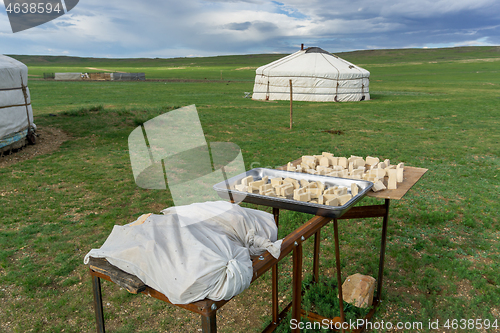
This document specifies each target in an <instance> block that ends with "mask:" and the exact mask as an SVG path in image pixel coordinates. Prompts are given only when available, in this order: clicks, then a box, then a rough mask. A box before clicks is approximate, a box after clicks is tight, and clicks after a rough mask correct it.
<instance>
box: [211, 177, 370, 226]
mask: <svg viewBox="0 0 500 333" xmlns="http://www.w3.org/2000/svg"><path fill="white" fill-rule="evenodd" d="M248 176H253V178H254V180H261V179H262V177H264V176H268V177H269V179H271V178H277V177H281V178H287V177H289V178H294V179H297V180H301V179H305V180H307V181H320V182H322V183H324V184H325V188H329V187H331V186H334V185H337V186H345V187H347V190H348V193H350V192H351V184H353V183H355V184H356V185H358V187H359V189H360V190H359V192H358V194H357V195H356V196H354V197H353V198H352V199H351V200H349V201H348V202H347V203H345V204H344V205H343V206H338V207H335V206H326V205H320V204H315V203H310V202H304V201H297V200H292V199H283V198H275V197H269V196H267V195H260V194H255V193H247V192H240V191H237V190H235V189H234V185H236V184H240V183H241V180H242V179H243V178H245V177H248ZM372 186H373V183H372V182H369V181H366V180H359V179H347V178H337V177H330V176H319V175H311V174H307V173H299V172H291V171H283V170H275V169H266V168H255V169H252V170H250V171H247V172H245V173H242V174H239V175H237V176H234V177H232V178H229V179H228V180H227V182H226V181H223V182H220V183H218V184H215V185H214V190H216V191H217V193H218V194H219V196H220V197H221V198H223V199H227V200H229V199H230V195H231V196H232V197H233V198H234V199H235V200H236V201H240V202H241V201H243V202H248V203H253V204H257V205H264V206H270V207H276V208H280V209H287V210H293V211H297V212H303V213H309V214H314V215H320V216H326V217H332V218H339V217H340V216H342V214H344V213H345V212H347V211H348V210H349V209H350V208H351V207H352V206H353V205H354V204H355V203H356V202H358V201H359V200H361V199H362V198H363V197H364V196H365V195H366V193H367V192H368V191H369V190H370V189H371V188H372Z"/></svg>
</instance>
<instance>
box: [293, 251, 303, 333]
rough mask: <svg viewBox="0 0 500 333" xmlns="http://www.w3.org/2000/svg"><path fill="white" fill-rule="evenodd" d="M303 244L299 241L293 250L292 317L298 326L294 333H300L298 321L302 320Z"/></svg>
mask: <svg viewBox="0 0 500 333" xmlns="http://www.w3.org/2000/svg"><path fill="white" fill-rule="evenodd" d="M301 303H302V244H301V243H298V244H297V245H296V246H295V248H294V250H293V272H292V319H295V320H296V323H297V327H296V328H295V329H293V330H292V332H293V333H300V329H299V328H298V323H300V320H301V307H302V304H301Z"/></svg>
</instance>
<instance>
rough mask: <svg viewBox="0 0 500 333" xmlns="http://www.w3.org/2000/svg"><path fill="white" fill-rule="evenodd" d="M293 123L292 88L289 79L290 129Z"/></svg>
mask: <svg viewBox="0 0 500 333" xmlns="http://www.w3.org/2000/svg"><path fill="white" fill-rule="evenodd" d="M292 123H293V90H292V80H291V79H290V130H291V129H292Z"/></svg>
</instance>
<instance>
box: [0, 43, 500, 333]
mask: <svg viewBox="0 0 500 333" xmlns="http://www.w3.org/2000/svg"><path fill="white" fill-rule="evenodd" d="M339 56H341V57H342V58H344V59H346V60H348V61H351V62H353V63H355V64H358V65H360V66H362V67H364V68H366V69H367V70H369V71H370V72H371V80H370V94H371V98H372V100H370V101H364V102H356V103H309V102H295V103H294V127H293V130H291V131H290V130H289V128H288V127H289V118H288V117H289V102H287V101H280V102H261V101H253V100H251V99H249V98H244V96H245V92H251V91H252V89H253V78H254V73H255V68H256V67H258V66H260V65H263V64H266V63H268V62H270V61H272V60H275V59H278V58H280V57H281V55H247V56H224V57H212V58H182V59H88V58H85V59H79V58H68V57H34V56H15V57H16V58H18V59H19V60H21V61H23V62H25V63H26V64H27V65H28V67H29V70H30V75H32V76H30V78H34V79H31V81H30V82H29V87H30V91H31V98H32V101H33V109H34V113H35V123H36V124H37V125H38V126H39V127H41V128H44V127H55V128H59V129H62V130H64V131H65V132H66V133H68V134H69V135H71V139H70V140H68V141H66V142H65V143H64V144H63V145H62V146H61V147H60V148H59V149H58V150H57V151H55V152H53V153H51V154H46V155H40V156H37V157H35V158H33V159H30V160H26V161H23V162H19V163H17V164H14V165H10V166H6V167H1V168H0V207H1V209H0V221H1V222H0V244H1V245H0V299H1V303H2V306H0V331H1V332H28V331H33V332H63V331H64V332H93V331H95V321H94V314H93V307H92V302H93V299H92V292H91V285H90V278H89V276H88V272H87V270H88V269H87V267H86V266H85V265H84V264H83V257H84V256H85V254H86V253H87V252H88V251H89V250H90V249H92V248H98V247H100V246H101V245H102V243H103V242H104V240H105V239H106V238H107V236H108V235H109V233H110V232H111V229H112V227H113V225H115V224H120V225H122V224H125V223H128V222H131V221H133V220H135V219H136V218H137V217H138V216H139V215H141V214H143V213H149V212H153V213H158V212H159V211H160V210H161V209H163V208H165V207H168V206H171V205H172V204H173V203H172V200H171V197H170V195H169V193H168V192H167V191H159V190H145V189H141V188H138V187H137V186H136V185H135V183H134V179H133V175H132V171H131V167H130V160H129V156H128V147H127V138H128V135H129V134H130V132H131V131H132V130H133V129H134V128H135V127H136V126H138V125H140V124H141V123H143V122H144V121H146V120H148V119H151V118H153V117H155V116H157V115H159V114H162V113H164V112H168V111H170V110H173V109H175V108H178V107H181V106H185V105H191V104H196V107H197V109H198V112H199V116H200V120H201V122H202V126H203V130H204V132H205V136H206V138H207V141H209V142H215V141H223V142H233V143H236V144H238V145H239V146H240V147H241V149H242V152H243V157H244V160H245V165H246V168H247V169H250V168H251V167H257V166H260V167H276V166H279V165H283V164H286V163H287V162H288V161H291V160H294V159H297V158H298V157H300V156H302V155H306V154H321V152H323V151H329V152H332V153H334V154H335V155H336V156H350V155H360V156H367V155H371V156H378V157H381V158H389V159H391V161H394V162H405V164H406V165H410V166H415V167H423V168H428V169H429V171H428V173H427V174H426V175H425V176H424V177H423V178H422V179H421V181H420V182H419V183H417V184H416V185H415V186H414V187H413V188H412V190H411V191H410V192H408V194H407V195H406V196H405V197H404V198H403V199H402V200H399V201H396V200H393V201H392V202H391V216H390V219H389V231H388V244H387V255H386V269H385V278H384V293H383V303H382V305H381V307H380V308H379V309H378V311H377V313H376V317H375V318H374V320H375V321H378V322H381V321H382V320H383V321H384V322H391V323H393V324H394V325H396V323H398V322H402V323H406V322H422V323H423V330H420V331H419V332H438V331H439V332H496V331H499V330H500V275H499V271H500V224H499V220H498V215H499V214H498V212H499V211H500V188H499V183H500V179H499V177H500V176H499V175H500V110H499V106H500V99H499V98H500V95H499V94H498V91H499V87H500V75H499V74H500V47H470V48H455V49H427V50H411V49H410V50H377V51H362V52H361V51H360V52H351V53H344V54H339ZM88 67H92V68H101V69H108V70H123V71H128V72H142V71H144V72H146V77H147V78H148V79H155V80H154V81H153V80H151V81H146V82H56V81H44V80H40V79H37V78H38V77H43V73H44V72H55V71H71V72H80V71H89V70H88ZM221 75H222V80H221ZM326 130H338V131H342V133H343V134H341V135H336V134H330V133H328V132H325V131H326ZM363 203H379V202H378V201H377V200H375V199H365V200H364V201H363ZM259 208H260V209H265V207H259ZM268 211H269V209H268ZM309 218H310V216H309V215H306V214H301V213H294V212H283V213H282V218H281V220H280V227H281V230H280V233H281V236H285V235H286V234H287V233H289V232H291V231H292V230H294V229H295V228H296V227H297V226H298V225H300V224H301V223H303V222H305V221H307V219H309ZM332 228H333V227H331V228H330V227H327V228H325V232H324V233H323V237H324V240H323V242H322V249H321V251H322V254H323V257H322V261H321V268H322V277H323V278H324V279H325V280H326V281H330V279H331V278H334V277H335V270H334V255H333V253H334V252H333V251H334V248H333V241H332V239H333V238H332V235H333V230H332ZM339 228H340V242H341V257H342V260H341V261H342V263H341V264H342V269H343V271H342V272H343V275H344V276H343V278H345V277H347V276H348V275H351V274H354V273H362V274H368V275H372V276H374V277H376V276H377V267H378V252H379V244H380V230H381V219H365V220H359V221H357V220H351V221H348V222H345V221H341V222H340V225H339ZM311 247H312V244H307V246H306V247H305V250H304V253H305V262H304V265H305V274H306V275H307V271H310V269H311V266H312V262H311ZM289 269H290V261H285V262H284V263H283V264H282V265H281V271H282V273H281V274H282V277H281V281H283V283H281V286H280V288H281V294H280V299H282V298H283V299H284V303H286V300H287V299H289V294H290V290H289V288H287V286H286V283H287V282H288V281H290V276H289ZM327 283H329V282H327ZM270 288H271V286H270V279H269V275H266V276H264V277H263V278H261V279H259V280H258V281H257V282H256V283H254V284H253V285H252V286H251V287H250V288H249V289H248V290H247V291H245V292H244V293H242V294H241V295H238V296H237V297H236V298H235V299H234V300H232V301H231V302H229V303H228V304H227V305H226V306H225V307H223V308H222V311H220V312H219V314H218V323H219V325H220V326H219V327H220V328H219V331H220V332H260V331H261V330H262V328H263V327H265V326H266V325H267V323H269V321H270ZM323 292H325V291H324V290H321V288H319V290H318V291H317V292H316V293H314V295H311V293H309V295H308V296H307V297H306V300H305V302H306V303H307V304H306V305H307V306H308V307H310V306H313V305H311V302H312V301H313V300H314V301H315V302H318V303H320V304H318V305H317V306H316V308H317V309H318V310H320V311H321V309H323V310H324V311H329V310H330V309H329V308H328V305H325V303H324V301H325V300H326V299H328V297H330V298H331V295H326V294H325V296H324V297H321V294H322V293H323ZM325 293H326V292H325ZM103 294H104V312H105V318H106V325H107V329H108V331H109V332H197V330H198V328H199V323H200V320H199V318H198V316H194V315H192V314H190V313H189V312H187V311H184V310H180V309H177V308H174V307H171V306H167V305H165V304H163V303H161V302H159V301H157V300H154V299H151V298H147V297H145V296H142V295H140V296H136V295H131V294H129V293H127V292H126V291H124V290H120V289H119V288H118V287H117V286H115V285H112V284H109V283H106V282H105V283H103ZM318 295H319V296H318ZM454 319H455V320H457V321H458V329H446V327H444V325H445V323H446V322H447V320H449V322H448V323H449V324H451V323H452V320H454ZM462 319H464V320H469V319H473V320H482V321H483V322H484V323H486V321H489V322H490V323H494V322H495V320H496V323H497V325H498V328H496V329H495V328H491V327H490V328H489V329H487V330H486V329H484V328H483V329H476V327H477V326H476V325H473V327H474V328H471V327H467V325H466V327H465V328H463V329H461V328H460V326H461V324H462V323H463V322H462V323H461V322H460V320H462ZM436 320H439V325H440V327H439V328H440V329H439V330H433V329H429V326H428V324H429V321H432V322H435V321H436ZM467 324H470V322H467ZM462 326H463V325H462ZM281 330H282V331H284V332H286V331H287V329H286V328H283V327H282V328H281ZM375 331H377V332H378V331H384V330H373V332H375ZM386 331H387V332H396V331H397V330H386ZM403 331H405V332H413V331H414V330H403ZM399 332H402V330H399Z"/></svg>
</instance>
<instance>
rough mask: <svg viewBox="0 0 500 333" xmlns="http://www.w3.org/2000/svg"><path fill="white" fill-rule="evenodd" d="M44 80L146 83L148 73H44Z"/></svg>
mask: <svg viewBox="0 0 500 333" xmlns="http://www.w3.org/2000/svg"><path fill="white" fill-rule="evenodd" d="M43 78H44V79H56V80H66V81H77V80H85V81H146V73H43Z"/></svg>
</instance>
